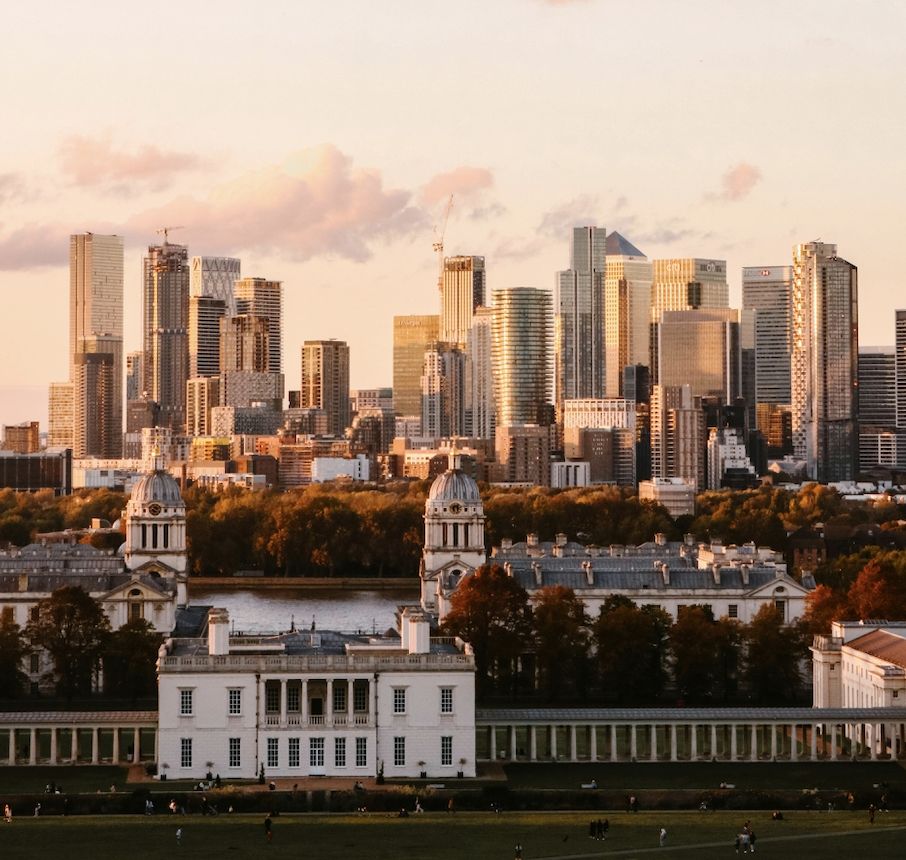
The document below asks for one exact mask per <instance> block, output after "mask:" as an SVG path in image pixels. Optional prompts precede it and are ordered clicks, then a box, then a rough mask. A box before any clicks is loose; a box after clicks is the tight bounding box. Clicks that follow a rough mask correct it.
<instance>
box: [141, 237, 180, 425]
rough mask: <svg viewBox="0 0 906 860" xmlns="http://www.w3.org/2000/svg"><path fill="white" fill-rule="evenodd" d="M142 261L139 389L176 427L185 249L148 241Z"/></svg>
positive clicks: (162, 421)
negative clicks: (150, 243) (142, 376)
mask: <svg viewBox="0 0 906 860" xmlns="http://www.w3.org/2000/svg"><path fill="white" fill-rule="evenodd" d="M142 262H143V267H142V286H143V293H144V295H143V301H142V372H143V374H144V377H145V382H144V391H145V392H146V394H147V397H148V398H149V399H150V400H151V401H153V402H155V403H157V404H158V406H159V408H160V417H159V422H160V424H161V426H164V427H169V428H171V429H172V430H175V431H177V432H181V431H182V429H183V426H184V425H185V422H186V381H187V380H188V378H189V250H188V248H187V247H186V246H185V245H172V244H170V243H169V242H164V244H163V245H152V246H150V247H149V248H148V256H147V257H145V258H144V260H143V261H142Z"/></svg>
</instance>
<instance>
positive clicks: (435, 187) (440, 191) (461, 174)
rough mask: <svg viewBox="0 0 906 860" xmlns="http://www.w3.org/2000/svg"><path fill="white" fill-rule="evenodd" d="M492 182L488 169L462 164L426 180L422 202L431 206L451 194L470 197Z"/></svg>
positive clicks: (483, 189) (476, 194) (486, 187)
mask: <svg viewBox="0 0 906 860" xmlns="http://www.w3.org/2000/svg"><path fill="white" fill-rule="evenodd" d="M493 184H494V177H493V176H492V175H491V171H490V170H485V168H483V167H468V166H465V165H463V166H462V167H457V168H456V170H451V171H450V172H449V173H438V174H437V176H434V177H432V178H431V179H430V180H428V184H427V185H426V186H425V188H424V190H423V191H422V203H424V204H425V206H433V205H434V204H435V203H438V202H440V201H441V200H446V199H447V198H448V197H449V196H450V195H451V194H453V195H455V196H456V197H465V198H466V199H471V198H474V197H477V196H478V195H480V194H481V192H483V191H486V190H487V189H488V188H490V187H491V186H492V185H493Z"/></svg>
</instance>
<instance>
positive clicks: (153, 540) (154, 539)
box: [151, 523, 157, 549]
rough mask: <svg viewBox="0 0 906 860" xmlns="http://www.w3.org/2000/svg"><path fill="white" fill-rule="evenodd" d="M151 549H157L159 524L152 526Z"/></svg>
mask: <svg viewBox="0 0 906 860" xmlns="http://www.w3.org/2000/svg"><path fill="white" fill-rule="evenodd" d="M151 549H157V523H155V524H154V525H153V526H151Z"/></svg>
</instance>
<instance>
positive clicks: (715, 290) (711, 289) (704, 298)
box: [650, 258, 730, 322]
mask: <svg viewBox="0 0 906 860" xmlns="http://www.w3.org/2000/svg"><path fill="white" fill-rule="evenodd" d="M653 278H654V280H653V283H652V285H651V317H650V318H651V321H652V322H657V321H658V320H659V319H660V318H661V313H662V312H663V311H688V310H698V309H699V308H726V307H729V306H730V288H729V287H728V286H727V263H726V261H725V260H700V259H694V258H686V259H679V260H655V261H654V266H653Z"/></svg>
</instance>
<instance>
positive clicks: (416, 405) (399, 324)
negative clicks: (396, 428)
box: [393, 314, 440, 415]
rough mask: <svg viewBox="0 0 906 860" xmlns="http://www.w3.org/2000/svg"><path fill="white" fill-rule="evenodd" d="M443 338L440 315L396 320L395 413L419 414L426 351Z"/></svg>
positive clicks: (394, 325)
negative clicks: (441, 335) (430, 344)
mask: <svg viewBox="0 0 906 860" xmlns="http://www.w3.org/2000/svg"><path fill="white" fill-rule="evenodd" d="M439 338H440V317H439V316H437V314H429V315H421V316H400V317H394V318H393V411H394V412H395V413H396V414H397V415H420V414H421V408H422V407H421V402H422V389H421V378H422V371H423V370H424V359H425V350H426V349H427V347H428V344H429V343H432V342H434V341H436V340H438V339H439Z"/></svg>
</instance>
